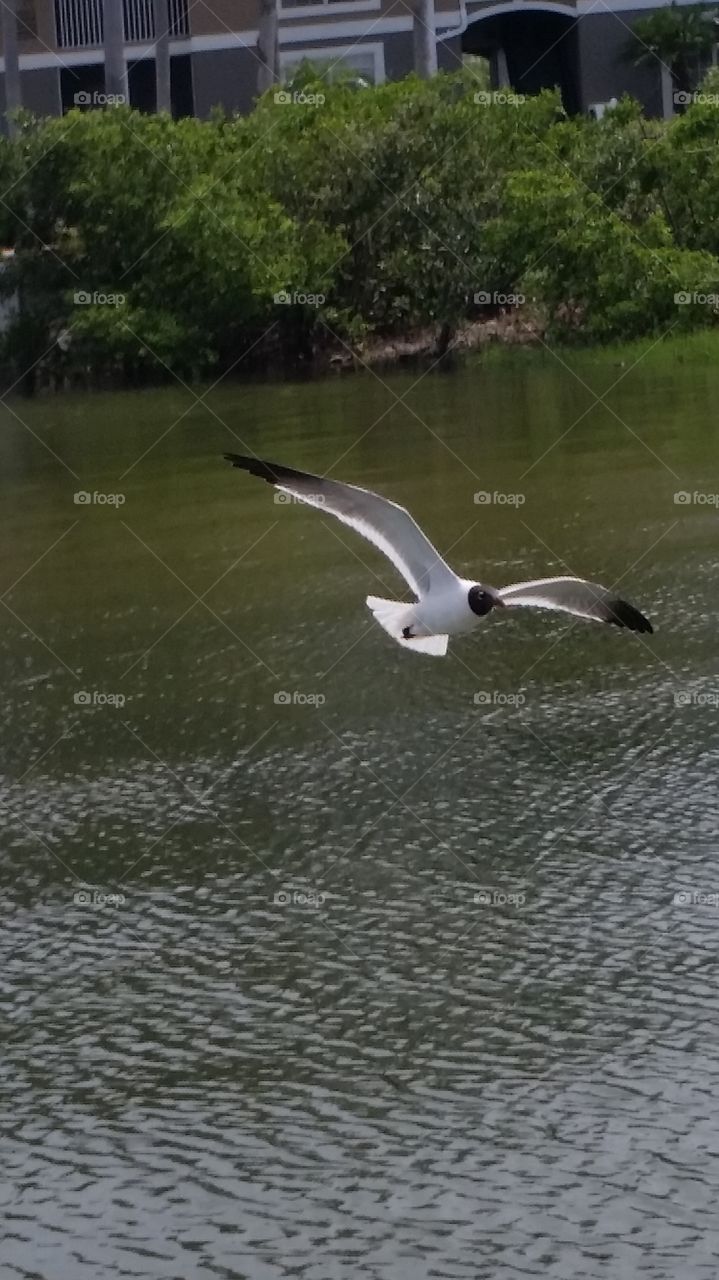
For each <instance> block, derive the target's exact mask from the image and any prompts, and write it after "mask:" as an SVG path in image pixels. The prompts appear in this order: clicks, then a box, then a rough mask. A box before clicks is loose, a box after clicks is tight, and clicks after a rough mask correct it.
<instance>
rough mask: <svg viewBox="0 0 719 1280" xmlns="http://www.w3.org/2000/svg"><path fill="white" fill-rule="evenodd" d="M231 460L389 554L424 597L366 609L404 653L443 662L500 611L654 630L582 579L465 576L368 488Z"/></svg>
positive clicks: (371, 601)
mask: <svg viewBox="0 0 719 1280" xmlns="http://www.w3.org/2000/svg"><path fill="white" fill-rule="evenodd" d="M225 458H226V460H227V461H228V462H231V463H232V465H233V466H234V467H240V468H241V469H242V470H243V471H248V472H249V473H250V475H253V476H259V477H260V478H261V479H262V480H267V481H268V483H269V484H272V485H274V486H275V488H277V489H280V490H281V491H282V492H283V493H287V494H290V495H291V496H292V497H293V498H296V499H298V500H299V501H300V502H306V503H308V504H309V506H311V507H317V508H318V509H319V510H320V511H327V512H328V513H329V514H330V515H333V516H336V517H337V519H338V520H341V521H342V523H343V524H346V525H349V527H350V528H351V529H354V530H355V531H356V532H357V533H360V534H362V536H363V537H364V538H367V540H368V541H369V542H371V543H373V544H374V546H375V547H378V548H379V550H380V551H382V552H384V554H385V555H386V556H387V558H388V560H390V561H391V562H392V564H393V565H394V567H395V569H397V570H398V571H399V573H401V575H402V577H403V578H404V579H405V580H406V581H407V582H408V584H409V586H410V587H411V588H412V591H413V592H414V594H415V595H416V597H417V599H416V600H414V601H412V603H406V602H405V603H401V602H400V601H397V600H382V599H380V598H379V597H378V596H368V597H367V604H368V606H369V608H370V609H371V610H372V613H373V614H374V616H375V618H376V620H377V622H378V623H379V624H380V626H381V627H384V629H385V631H386V632H387V633H388V635H390V636H391V637H392V639H393V640H396V641H397V644H400V645H402V647H403V648H404V649H409V650H411V651H413V652H414V653H428V654H433V655H435V656H438V657H441V656H443V655H444V654H445V653H446V652H447V645H448V643H449V638H450V636H459V635H463V634H466V633H467V632H470V631H473V630H474V628H475V627H476V626H477V625H478V624H479V623H480V621H481V619H482V618H484V617H486V616H487V614H488V613H491V611H492V609H496V608H501V609H514V608H535V609H558V610H559V611H560V612H562V613H571V614H574V615H576V616H577V617H579V618H590V619H592V620H593V621H595V622H608V623H613V624H614V626H616V627H627V628H628V629H629V630H630V631H651V630H652V625H651V623H650V622H649V621H648V620H647V618H645V617H644V615H643V614H641V613H640V612H639V610H638V609H635V608H634V606H633V605H631V604H627V601H626V600H622V599H620V597H619V596H617V595H616V594H615V593H614V591H610V590H608V589H607V588H606V587H601V586H599V585H598V583H596V582H585V580H584V579H583V578H570V577H561V578H537V579H535V580H534V581H532V582H514V583H512V584H511V585H510V586H508V587H490V586H488V585H487V583H481V582H473V581H472V579H471V578H460V577H458V576H457V574H456V573H454V572H453V570H452V569H450V567H449V565H448V564H446V563H445V561H444V560H443V559H442V557H441V555H440V554H439V552H438V551H437V550H436V549H435V548H434V547H433V546H432V543H431V542H430V541H429V539H428V538H426V537H425V535H424V534H423V533H422V530H421V529H420V527H419V525H418V524H416V523H415V521H414V520H413V519H412V517H411V515H410V514H409V512H408V511H406V510H405V509H404V507H400V506H398V504H397V503H396V502H390V501H389V499H388V498H382V497H380V495H379V494H377V493H372V492H371V490H369V489H360V488H359V487H358V486H356V485H353V484H342V483H340V481H338V480H329V479H327V478H326V477H324V476H314V475H311V474H310V472H308V471H295V470H294V469H293V468H292V467H283V466H280V465H279V464H278V463H275V462H263V461H262V460H261V459H260V458H247V457H243V456H242V455H241V454H239V453H226V454H225Z"/></svg>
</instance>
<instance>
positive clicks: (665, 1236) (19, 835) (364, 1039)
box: [0, 353, 719, 1280]
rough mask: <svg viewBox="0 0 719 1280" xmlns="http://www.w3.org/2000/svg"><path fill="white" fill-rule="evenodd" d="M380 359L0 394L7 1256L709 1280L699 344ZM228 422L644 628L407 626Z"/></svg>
mask: <svg viewBox="0 0 719 1280" xmlns="http://www.w3.org/2000/svg"><path fill="white" fill-rule="evenodd" d="M418 378H419V374H416V373H414V374H409V373H407V374H402V375H392V376H391V377H383V378H382V379H381V380H380V379H378V378H376V377H374V376H370V375H365V376H362V377H353V378H347V379H344V378H338V379H337V380H334V381H330V382H327V383H323V384H314V385H299V386H290V385H285V386H282V387H280V388H270V387H260V388H252V387H249V388H248V387H232V388H226V387H225V386H221V387H219V388H218V389H217V390H215V391H214V392H212V394H211V395H210V396H209V397H208V398H207V400H206V401H204V402H199V401H198V402H196V401H195V400H194V399H193V397H192V396H191V395H190V394H189V393H188V392H185V391H183V390H182V389H180V388H177V390H166V391H160V392H151V393H146V394H124V395H117V396H104V395H95V396H86V397H84V398H80V397H78V398H67V399H57V400H47V401H44V402H43V401H38V402H37V403H35V404H31V405H28V404H27V403H23V402H18V403H17V404H13V410H12V411H10V410H5V411H3V417H2V433H1V436H0V463H1V466H0V485H1V486H2V510H3V514H4V525H5V527H4V537H3V552H2V558H3V572H2V592H4V593H5V594H4V595H3V597H2V599H3V605H4V608H3V619H2V623H3V625H2V631H1V632H0V646H1V650H2V663H3V681H2V694H1V696H2V702H3V704H4V705H3V713H4V714H3V723H4V726H5V732H4V734H3V753H2V754H3V761H2V779H1V783H2V805H3V812H4V823H3V830H4V834H3V847H2V857H1V861H0V877H1V883H0V914H1V929H0V988H1V989H2V996H3V1009H4V1033H3V1041H4V1051H3V1054H2V1058H1V1060H0V1080H1V1082H2V1091H3V1095H4V1106H3V1121H2V1141H1V1157H2V1159H1V1168H2V1174H1V1176H0V1196H1V1199H2V1216H3V1219H4V1240H3V1243H2V1268H1V1274H2V1277H3V1280H5V1277H22V1280H104V1278H105V1277H123V1278H124V1277H127V1278H131V1280H215V1278H221V1280H230V1278H232V1280H237V1278H240V1277H241V1278H245V1277H248V1278H251V1280H280V1278H281V1277H300V1278H301V1280H335V1278H337V1280H345V1278H346V1280H352V1278H353V1277H355V1276H358V1275H362V1276H368V1277H376V1278H377V1280H424V1278H425V1277H426V1278H427V1280H429V1278H430V1277H431V1278H433V1280H434V1278H435V1277H441V1278H443V1280H477V1278H481V1280H485V1278H486V1280H495V1278H497V1277H501V1278H502V1280H519V1278H520V1277H535V1276H536V1277H540V1276H541V1277H545V1276H550V1277H552V1278H553V1280H554V1278H556V1280H576V1277H578V1276H581V1277H587V1278H589V1280H599V1278H600V1277H602V1278H604V1277H606V1280H625V1278H626V1280H633V1278H635V1277H650V1278H651V1280H660V1278H661V1280H677V1278H678V1277H679V1276H681V1277H682V1280H716V1276H717V1273H718V1268H719V1219H718V1217H717V1198H718V1193H719V1115H718V1113H717V1103H716V1099H717V1095H718V1094H719V1029H718V1028H719V1020H718V1015H719V997H718V995H717V979H718V976H719V975H718V965H717V945H718V938H719V907H717V906H716V905H714V904H715V902H716V901H719V899H713V898H712V895H713V894H716V893H717V891H719V867H718V865H717V863H718V856H717V808H718V807H719V801H718V800H717V789H716V767H717V757H716V747H717V732H716V725H717V714H718V712H717V708H716V706H715V705H714V699H715V697H716V696H717V693H718V692H719V682H718V681H717V678H716V651H717V607H716V600H717V588H716V577H717V532H718V531H717V507H716V505H714V504H713V502H712V495H713V494H714V493H715V492H716V491H718V490H719V466H718V465H717V426H716V402H717V393H718V392H719V372H717V371H716V370H715V369H714V368H713V367H710V366H705V365H703V364H694V365H692V364H691V363H688V364H685V365H682V364H679V363H677V364H672V363H670V362H667V363H666V365H664V364H662V363H660V362H658V361H656V360H655V359H651V358H648V359H647V362H646V363H645V364H642V363H639V364H638V365H637V366H636V368H632V367H631V362H629V363H628V364H625V365H624V366H622V367H615V366H614V365H613V364H612V363H611V361H609V360H607V361H604V362H598V361H595V360H590V359H589V358H586V357H584V358H579V359H573V360H572V361H571V362H569V363H567V364H565V363H560V361H559V360H558V359H557V358H555V357H551V356H547V358H546V359H545V360H540V359H537V358H535V357H531V358H528V357H526V356H525V355H524V354H523V353H520V354H518V355H516V356H513V357H512V358H511V359H508V360H507V361H502V362H499V363H498V364H497V365H496V366H492V365H490V366H485V365H483V364H479V363H478V364H469V365H467V366H465V367H463V368H461V369H458V370H455V371H454V372H452V373H450V374H446V375H441V376H440V375H439V374H437V373H431V374H429V375H427V376H425V377H423V378H422V379H421V381H419V382H418ZM617 380H619V381H617ZM615 383H616V385H615V386H612V384H615ZM598 396H602V397H605V398H604V400H597V397H598ZM16 415H20V416H19V417H18V416H16ZM228 448H230V449H237V450H240V451H243V449H245V448H246V449H247V450H248V451H250V450H251V451H255V452H257V453H259V454H265V455H266V456H269V457H270V458H272V459H278V460H281V461H285V462H289V463H291V464H296V465H300V466H305V467H308V468H310V469H313V470H319V471H322V472H325V471H328V470H330V469H331V470H332V472H333V474H335V475H337V476H339V477H341V478H345V479H347V480H350V481H353V482H357V483H360V484H365V485H368V486H370V487H376V488H378V489H381V490H382V491H383V492H385V493H387V494H388V495H391V496H392V497H394V498H395V499H397V500H398V501H400V502H402V503H404V504H406V505H408V506H410V507H411V508H412V510H413V512H414V513H415V514H416V515H417V517H418V518H419V519H420V521H421V523H422V524H423V526H424V527H425V528H426V530H427V532H428V533H429V535H430V536H431V537H432V538H433V540H434V541H435V542H436V543H437V545H438V546H439V547H440V548H441V549H442V550H443V551H447V552H449V558H450V559H451V561H452V562H453V564H454V565H455V566H456V567H457V568H459V569H461V570H462V571H463V572H465V573H466V574H467V575H472V576H474V575H478V576H483V577H484V579H485V580H488V581H490V582H493V583H497V584H501V583H503V582H507V581H513V580H516V579H517V578H522V577H533V576H541V575H543V574H545V573H548V572H550V573H551V572H555V573H561V572H576V573H579V574H591V575H593V576H596V577H597V578H598V579H599V580H600V581H604V582H606V583H608V584H614V583H620V585H621V589H622V591H624V592H626V594H627V595H628V596H629V598H630V599H634V600H635V601H636V602H637V603H638V604H639V605H640V606H641V607H642V608H643V609H644V610H645V611H646V612H647V613H648V614H649V616H650V617H651V618H652V619H653V620H654V622H655V624H656V634H655V635H654V636H653V637H645V636H633V635H628V634H625V633H620V632H618V631H615V630H614V629H612V628H600V627H594V626H591V625H588V624H582V623H578V624H573V622H572V620H571V619H567V618H561V617H560V616H559V615H549V614H544V615H543V614H539V613H537V614H534V613H531V614H530V613H526V614H523V615H522V616H521V617H520V616H512V617H507V618H505V617H501V618H498V617H495V616H492V617H491V618H490V619H489V620H488V623H487V625H486V626H485V627H484V628H483V629H482V632H481V634H478V635H477V636H476V637H475V638H472V639H469V640H465V641H463V642H460V643H457V644H455V645H454V646H453V651H452V652H451V655H450V656H449V657H448V658H447V659H446V660H444V661H438V660H433V659H430V658H425V659H422V658H419V657H416V656H415V657H413V656H411V655H408V654H406V653H404V652H403V651H402V650H400V649H399V648H398V647H396V646H394V645H393V644H392V642H391V641H390V640H389V639H388V638H387V637H386V636H385V635H384V633H383V632H381V631H380V630H378V629H377V628H376V627H375V626H374V624H373V623H372V621H371V618H370V615H369V614H368V612H367V610H366V609H365V606H364V597H365V596H366V595H367V594H368V592H378V593H379V594H380V595H382V594H386V595H389V596H394V595H399V594H400V593H401V590H402V587H401V584H400V583H399V582H398V580H397V578H396V577H395V575H394V572H393V570H392V569H391V567H389V566H388V565H387V564H386V563H385V562H384V561H383V559H382V558H381V557H380V556H379V555H378V554H376V553H375V552H374V550H373V549H372V548H371V547H369V546H368V545H367V544H366V543H363V542H362V541H361V540H359V539H357V538H356V537H355V536H354V535H353V534H352V533H351V532H350V531H349V530H347V529H344V528H342V527H341V526H337V525H335V524H333V523H331V521H330V520H329V519H327V520H325V519H324V518H323V517H321V516H319V515H318V514H317V513H316V512H313V511H310V510H307V509H305V508H301V507H298V506H295V505H287V504H279V503H275V502H273V494H272V491H271V489H270V488H269V487H267V486H265V485H263V484H260V483H258V482H257V481H256V480H254V479H251V478H250V477H248V476H246V475H244V474H241V473H239V472H237V471H233V470H232V469H231V468H229V467H227V466H226V464H224V463H223V462H222V461H221V454H222V453H223V451H224V450H226V449H228ZM78 492H81V493H84V494H89V495H90V498H91V500H90V501H89V502H76V501H74V500H73V495H74V494H76V493H78ZM677 492H680V493H681V494H683V495H685V496H688V497H689V501H680V502H676V501H675V498H674V495H675V493H677ZM476 493H482V494H484V495H490V498H491V500H490V501H480V502H476V501H475V500H474V495H475V494H476ZM96 495H102V496H103V497H106V496H107V495H120V498H118V499H117V500H115V501H99V500H97V498H96ZM515 495H519V496H518V497H517V496H515ZM121 500H122V501H121ZM450 549H451V550H450Z"/></svg>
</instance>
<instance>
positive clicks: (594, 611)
mask: <svg viewBox="0 0 719 1280" xmlns="http://www.w3.org/2000/svg"><path fill="white" fill-rule="evenodd" d="M497 594H498V595H499V597H500V598H501V599H502V600H503V602H504V604H505V605H506V606H507V607H508V608H512V607H513V606H514V605H517V606H519V607H524V608H529V609H559V610H561V611H562V612H563V613H573V614H575V615H576V616H577V617H579V618H592V619H593V620H594V621H595V622H611V623H614V625H615V626H617V627H628V628H629V630H630V631H650V632H651V631H653V627H652V624H651V622H649V620H648V618H645V617H644V614H643V613H640V612H639V610H638V609H635V608H634V605H632V604H628V603H627V601H626V600H622V599H621V598H620V597H619V596H618V595H617V594H616V592H614V591H609V590H608V589H607V588H606V587H601V586H600V585H599V583H597V582H586V581H585V580H584V578H537V579H536V580H535V581H534V582H514V583H512V585H511V586H509V587H502V588H501V589H500V590H499V591H498V592H497Z"/></svg>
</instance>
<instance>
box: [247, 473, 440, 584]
mask: <svg viewBox="0 0 719 1280" xmlns="http://www.w3.org/2000/svg"><path fill="white" fill-rule="evenodd" d="M225 458H226V459H227V461H228V462H231V463H232V465H233V467H241V468H242V470H243V471H248V472H249V473H250V475H253V476H260V478H261V479H262V480H267V481H268V483H269V484H273V485H275V487H276V488H277V489H281V490H282V492H283V493H289V494H292V495H293V496H294V497H295V498H298V499H299V500H300V501H301V502H306V503H308V504H309V506H311V507H317V509H318V510H319V511H326V512H328V514H329V515H333V516H336V517H337V519H338V520H341V521H342V523H343V524H346V525H349V527H350V528H351V529H354V530H355V532H356V533H360V534H361V535H362V537H363V538H367V540H368V542H371V543H373V544H374V546H375V547H377V548H378V549H379V550H380V551H382V552H383V553H384V555H386V556H387V559H388V560H390V561H391V563H392V564H393V565H394V567H395V569H397V570H398V572H399V573H401V574H402V577H403V578H404V579H405V580H406V581H407V582H408V583H409V585H410V587H411V588H412V590H413V591H414V593H415V595H417V596H423V595H426V594H427V593H428V592H429V591H433V590H437V588H438V587H439V586H441V585H442V584H444V585H447V583H448V582H454V581H455V575H454V574H453V572H452V570H451V569H450V567H449V565H447V564H446V563H445V561H444V560H443V559H442V557H441V555H440V554H439V552H438V551H437V550H436V549H435V548H434V547H433V546H432V543H431V542H430V541H429V539H428V538H426V537H425V536H424V534H423V533H422V530H421V529H420V527H419V525H418V524H417V523H416V522H415V521H414V520H413V519H412V517H411V515H410V514H409V512H408V511H405V509H404V507H400V506H398V505H397V503H396V502H389V501H388V499H387V498H380V497H379V495H378V494H376V493H372V492H371V491H370V490H369V489H360V488H358V487H357V486H356V485H353V484H342V483H341V482H340V481H339V480H328V479H326V478H325V477H324V476H314V475H311V474H310V472H308V471H295V470H293V468H292V467H283V466H280V465H279V464H278V463H275V462H263V461H262V460H261V459H260V458H246V457H244V456H243V455H242V454H239V453H226V454H225Z"/></svg>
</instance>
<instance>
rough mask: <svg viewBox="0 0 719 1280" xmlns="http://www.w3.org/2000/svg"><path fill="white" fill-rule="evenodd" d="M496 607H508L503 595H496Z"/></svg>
mask: <svg viewBox="0 0 719 1280" xmlns="http://www.w3.org/2000/svg"><path fill="white" fill-rule="evenodd" d="M494 607H495V609H506V607H507V606H506V605H505V603H504V600H503V599H502V597H501V596H495V597H494Z"/></svg>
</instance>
